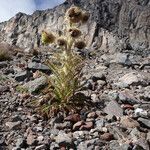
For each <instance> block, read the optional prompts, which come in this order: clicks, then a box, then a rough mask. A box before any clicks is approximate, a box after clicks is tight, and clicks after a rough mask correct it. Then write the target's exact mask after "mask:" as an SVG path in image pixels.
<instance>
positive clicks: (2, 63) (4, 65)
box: [0, 61, 7, 69]
mask: <svg viewBox="0 0 150 150" xmlns="http://www.w3.org/2000/svg"><path fill="white" fill-rule="evenodd" d="M5 67H7V62H6V61H2V62H0V69H1V68H5Z"/></svg>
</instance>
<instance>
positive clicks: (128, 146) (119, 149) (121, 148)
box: [116, 144, 132, 150]
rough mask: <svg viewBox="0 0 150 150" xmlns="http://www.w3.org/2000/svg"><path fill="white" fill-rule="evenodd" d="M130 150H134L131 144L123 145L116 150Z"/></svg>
mask: <svg viewBox="0 0 150 150" xmlns="http://www.w3.org/2000/svg"><path fill="white" fill-rule="evenodd" d="M129 149H132V146H131V145H129V144H123V145H121V146H119V147H117V148H116V150H129Z"/></svg>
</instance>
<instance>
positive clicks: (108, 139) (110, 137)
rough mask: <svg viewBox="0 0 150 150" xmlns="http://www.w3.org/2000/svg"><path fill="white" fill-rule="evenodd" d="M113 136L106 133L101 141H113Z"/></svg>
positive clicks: (101, 137) (101, 136)
mask: <svg viewBox="0 0 150 150" xmlns="http://www.w3.org/2000/svg"><path fill="white" fill-rule="evenodd" d="M113 138H114V137H113V134H111V133H104V134H102V135H100V139H101V140H105V141H111V140H113Z"/></svg>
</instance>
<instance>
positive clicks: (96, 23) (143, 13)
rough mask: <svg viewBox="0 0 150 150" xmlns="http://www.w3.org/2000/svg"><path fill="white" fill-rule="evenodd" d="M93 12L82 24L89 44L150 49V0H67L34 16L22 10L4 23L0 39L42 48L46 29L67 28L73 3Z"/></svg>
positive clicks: (112, 48) (23, 45) (115, 48)
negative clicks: (43, 31)
mask: <svg viewBox="0 0 150 150" xmlns="http://www.w3.org/2000/svg"><path fill="white" fill-rule="evenodd" d="M73 3H74V4H75V5H79V6H81V7H84V8H85V9H87V10H88V11H89V12H90V13H91V18H90V21H89V23H88V25H84V26H82V27H81V28H82V30H83V31H85V33H86V39H87V41H88V44H89V46H90V45H91V43H92V42H93V40H94V38H95V37H98V38H95V42H97V45H98V47H99V48H100V49H108V50H113V51H114V50H122V49H123V50H124V49H130V50H132V49H133V50H140V51H143V50H145V51H146V50H149V49H150V1H149V0H89V1H86V0H80V1H79V0H67V1H66V2H64V3H63V4H62V5H60V6H58V7H55V8H53V9H48V10H45V11H36V12H34V13H33V15H26V14H23V13H18V14H17V15H16V16H15V17H13V18H11V19H10V20H9V21H7V22H4V23H1V24H0V42H1V41H5V42H7V43H9V44H13V45H17V46H19V47H23V48H32V47H39V46H40V45H41V42H40V34H41V31H42V30H43V29H49V30H52V31H58V30H59V29H62V28H63V25H62V23H63V20H64V18H63V15H64V13H65V11H66V9H67V8H68V7H70V6H71V5H72V4H73Z"/></svg>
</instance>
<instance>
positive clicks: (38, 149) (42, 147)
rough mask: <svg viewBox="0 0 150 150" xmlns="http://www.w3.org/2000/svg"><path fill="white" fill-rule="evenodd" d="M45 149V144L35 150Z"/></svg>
mask: <svg viewBox="0 0 150 150" xmlns="http://www.w3.org/2000/svg"><path fill="white" fill-rule="evenodd" d="M44 149H46V145H45V144H42V145H39V146H36V147H35V150H44Z"/></svg>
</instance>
